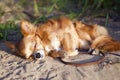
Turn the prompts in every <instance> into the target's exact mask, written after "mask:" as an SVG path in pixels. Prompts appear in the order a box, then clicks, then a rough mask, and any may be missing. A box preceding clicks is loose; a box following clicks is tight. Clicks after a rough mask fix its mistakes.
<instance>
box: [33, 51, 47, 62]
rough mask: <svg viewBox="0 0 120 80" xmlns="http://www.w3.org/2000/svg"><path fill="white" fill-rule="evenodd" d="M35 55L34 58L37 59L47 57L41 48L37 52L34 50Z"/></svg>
mask: <svg viewBox="0 0 120 80" xmlns="http://www.w3.org/2000/svg"><path fill="white" fill-rule="evenodd" d="M33 55H34V58H35V59H37V60H41V59H44V58H45V53H44V51H43V50H39V51H37V52H34V53H33Z"/></svg>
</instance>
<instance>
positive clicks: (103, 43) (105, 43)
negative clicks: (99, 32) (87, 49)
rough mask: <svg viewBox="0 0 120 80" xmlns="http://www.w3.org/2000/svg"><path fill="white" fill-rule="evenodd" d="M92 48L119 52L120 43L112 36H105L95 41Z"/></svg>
mask: <svg viewBox="0 0 120 80" xmlns="http://www.w3.org/2000/svg"><path fill="white" fill-rule="evenodd" d="M91 48H93V49H95V48H98V49H99V50H103V51H118V50H120V42H119V41H117V40H114V39H113V38H112V37H110V36H105V35H103V36H99V37H97V38H96V39H95V40H94V41H93V43H92V45H91Z"/></svg>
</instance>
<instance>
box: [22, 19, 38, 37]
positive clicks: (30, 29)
mask: <svg viewBox="0 0 120 80" xmlns="http://www.w3.org/2000/svg"><path fill="white" fill-rule="evenodd" d="M20 28H21V33H22V34H23V36H28V35H34V34H35V32H36V27H35V26H34V25H33V24H32V23H30V22H28V21H25V20H21V22H20Z"/></svg>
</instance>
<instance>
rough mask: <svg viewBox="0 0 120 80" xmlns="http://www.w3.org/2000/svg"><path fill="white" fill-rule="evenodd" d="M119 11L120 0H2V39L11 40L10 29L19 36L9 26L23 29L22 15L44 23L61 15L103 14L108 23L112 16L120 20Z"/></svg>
mask: <svg viewBox="0 0 120 80" xmlns="http://www.w3.org/2000/svg"><path fill="white" fill-rule="evenodd" d="M119 14H120V0H0V40H3V39H4V40H9V38H8V39H7V36H8V33H9V34H10V35H12V39H16V38H15V37H16V36H13V34H17V32H13V33H12V32H11V31H9V30H14V31H19V27H18V24H17V23H19V21H20V20H21V19H26V20H29V21H31V22H33V23H41V22H44V21H46V20H47V19H49V18H58V17H60V16H67V17H69V18H70V19H77V20H82V21H85V22H87V21H91V20H93V19H96V18H100V19H101V20H103V19H104V24H103V25H105V26H107V25H108V21H109V20H112V21H120V15H119ZM18 35H19V34H18ZM18 35H17V36H18ZM9 37H10V36H9Z"/></svg>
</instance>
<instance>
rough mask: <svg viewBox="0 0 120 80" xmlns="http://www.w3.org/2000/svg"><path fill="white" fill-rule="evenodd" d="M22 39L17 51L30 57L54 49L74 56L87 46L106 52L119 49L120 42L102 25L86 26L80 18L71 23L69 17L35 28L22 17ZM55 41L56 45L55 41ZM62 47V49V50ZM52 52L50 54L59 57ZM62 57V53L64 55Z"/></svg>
mask: <svg viewBox="0 0 120 80" xmlns="http://www.w3.org/2000/svg"><path fill="white" fill-rule="evenodd" d="M20 27H21V32H22V34H23V36H24V37H23V38H22V39H21V41H20V42H19V43H18V44H17V47H16V48H17V50H18V54H19V55H21V56H23V57H25V58H29V57H30V56H31V55H32V54H33V52H35V51H37V50H44V51H45V54H46V55H48V54H49V52H50V51H51V50H57V51H58V52H59V51H60V50H63V51H64V56H74V55H77V54H78V52H77V51H76V48H83V46H84V47H88V45H86V44H88V42H90V43H91V45H89V46H91V48H94V49H96V48H97V49H100V50H105V51H116V50H120V43H119V42H118V41H114V40H113V39H112V37H110V36H109V35H108V32H107V30H106V29H105V28H104V27H102V26H99V25H96V24H94V25H87V24H84V23H82V22H80V21H76V22H72V21H71V20H70V19H68V18H63V17H62V18H60V19H50V20H48V21H47V22H45V23H43V24H40V25H39V26H38V27H35V26H34V25H33V24H31V23H29V22H27V21H24V20H22V21H21V26H20ZM53 43H54V44H53ZM59 48H60V50H59ZM57 54H58V53H53V54H51V56H53V57H55V56H59V55H57ZM62 56H63V55H62Z"/></svg>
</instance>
